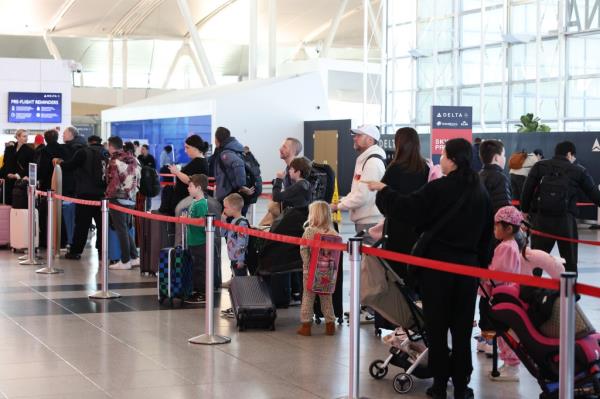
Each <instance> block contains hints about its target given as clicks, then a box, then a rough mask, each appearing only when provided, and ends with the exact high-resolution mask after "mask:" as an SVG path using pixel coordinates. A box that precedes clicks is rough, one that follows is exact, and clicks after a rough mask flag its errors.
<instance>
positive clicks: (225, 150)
mask: <svg viewBox="0 0 600 399" xmlns="http://www.w3.org/2000/svg"><path fill="white" fill-rule="evenodd" d="M243 151H244V146H242V145H241V144H240V142H239V141H237V140H236V139H235V137H229V138H228V139H227V140H225V141H224V142H223V143H221V146H220V147H219V148H217V150H216V151H215V154H214V155H213V162H214V164H213V165H214V176H215V182H216V191H215V197H216V198H217V199H218V200H219V201H223V198H225V197H226V196H228V195H229V194H231V193H234V192H237V191H238V190H239V189H240V188H241V187H242V186H243V185H244V184H246V169H245V166H244V160H243V159H242V157H241V155H240V154H241V153H242V152H243Z"/></svg>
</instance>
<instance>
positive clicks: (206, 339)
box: [188, 334, 231, 345]
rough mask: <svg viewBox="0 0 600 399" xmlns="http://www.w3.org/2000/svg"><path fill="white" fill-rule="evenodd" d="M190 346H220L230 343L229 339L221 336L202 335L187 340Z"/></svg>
mask: <svg viewBox="0 0 600 399" xmlns="http://www.w3.org/2000/svg"><path fill="white" fill-rule="evenodd" d="M188 342H189V343H190V344H198V345H220V344H228V343H230V342H231V338H229V337H224V336H221V335H210V334H202V335H198V336H197V337H194V338H190V339H188Z"/></svg>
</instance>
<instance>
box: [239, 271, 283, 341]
mask: <svg viewBox="0 0 600 399" xmlns="http://www.w3.org/2000/svg"><path fill="white" fill-rule="evenodd" d="M229 296H230V298H231V307H232V308H233V312H234V313H235V318H236V320H237V326H238V328H239V330H240V331H244V330H245V329H246V328H249V327H255V328H269V329H271V330H275V318H276V317H277V310H276V309H275V305H274V304H273V301H272V300H271V295H270V293H269V287H268V286H267V284H266V283H265V282H264V280H263V279H262V277H259V276H235V277H233V278H232V279H231V285H230V286H229Z"/></svg>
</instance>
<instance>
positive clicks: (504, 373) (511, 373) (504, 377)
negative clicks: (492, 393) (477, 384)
mask: <svg viewBox="0 0 600 399" xmlns="http://www.w3.org/2000/svg"><path fill="white" fill-rule="evenodd" d="M498 371H499V372H500V375H499V376H498V377H494V376H492V374H491V373H490V375H489V377H490V380H492V381H503V382H519V365H516V366H509V365H508V364H503V365H502V366H501V367H500V368H499V369H498Z"/></svg>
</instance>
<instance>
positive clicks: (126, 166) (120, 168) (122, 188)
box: [105, 150, 141, 203]
mask: <svg viewBox="0 0 600 399" xmlns="http://www.w3.org/2000/svg"><path fill="white" fill-rule="evenodd" d="M140 175H141V168H140V164H139V162H138V160H137V159H136V158H135V156H133V155H131V154H130V153H128V152H126V151H121V150H119V151H115V152H114V153H113V154H112V155H111V157H110V161H109V162H108V168H107V171H106V179H107V187H106V195H105V196H106V198H111V199H121V200H128V201H133V202H134V203H135V195H136V194H137V192H138V188H139V182H140Z"/></svg>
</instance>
